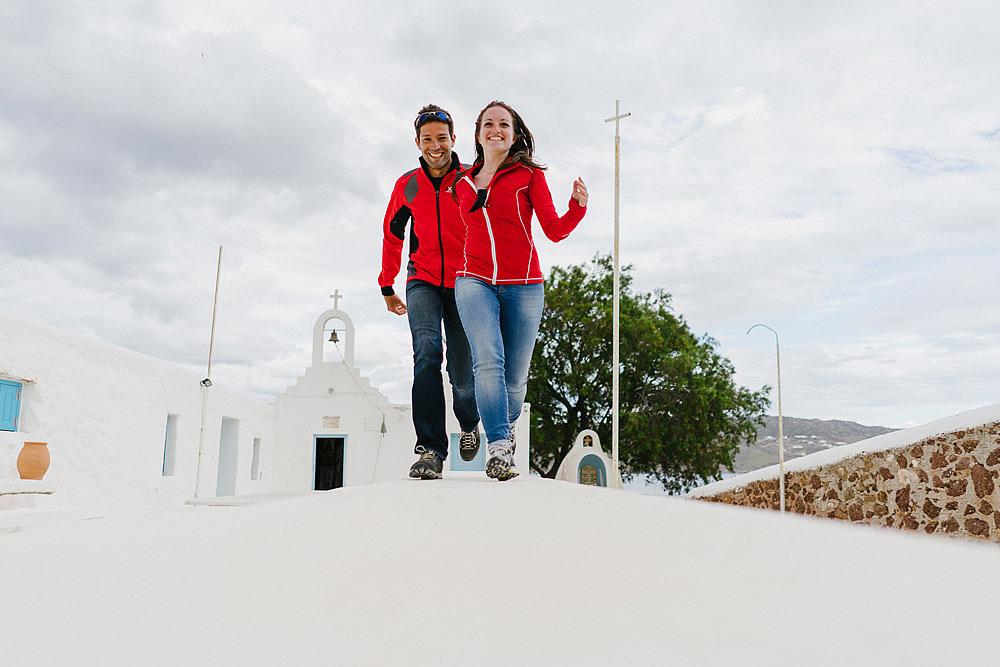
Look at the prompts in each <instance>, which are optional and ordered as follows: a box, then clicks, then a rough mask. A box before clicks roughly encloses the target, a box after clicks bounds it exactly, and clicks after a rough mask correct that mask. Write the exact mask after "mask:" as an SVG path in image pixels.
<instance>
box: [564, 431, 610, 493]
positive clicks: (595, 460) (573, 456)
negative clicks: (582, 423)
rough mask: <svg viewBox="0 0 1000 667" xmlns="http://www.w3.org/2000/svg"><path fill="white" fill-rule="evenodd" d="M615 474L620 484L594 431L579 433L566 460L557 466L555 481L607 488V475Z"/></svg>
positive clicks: (608, 457)
mask: <svg viewBox="0 0 1000 667" xmlns="http://www.w3.org/2000/svg"><path fill="white" fill-rule="evenodd" d="M612 473H613V474H615V475H617V477H618V481H619V484H620V483H621V474H620V473H618V472H617V471H614V465H612V462H611V457H610V456H608V455H607V454H605V453H604V450H603V449H602V448H601V439H600V438H599V437H598V435H597V432H596V431H592V430H591V429H586V430H583V431H580V434H579V435H577V436H576V440H575V441H574V442H573V448H572V449H570V450H569V453H568V454H567V455H566V458H564V459H563V462H562V463H561V464H560V465H559V471H558V472H557V473H556V479H561V480H563V481H565V482H575V483H577V484H587V485H590V486H609V484H608V479H609V475H611V474H612Z"/></svg>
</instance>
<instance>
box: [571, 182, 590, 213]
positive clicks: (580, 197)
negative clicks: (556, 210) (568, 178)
mask: <svg viewBox="0 0 1000 667" xmlns="http://www.w3.org/2000/svg"><path fill="white" fill-rule="evenodd" d="M573 199H575V200H576V203H577V204H579V205H580V206H582V207H584V208H586V206H587V186H586V185H584V184H583V179H582V178H578V179H576V180H575V181H573Z"/></svg>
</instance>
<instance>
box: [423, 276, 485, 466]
mask: <svg viewBox="0 0 1000 667" xmlns="http://www.w3.org/2000/svg"><path fill="white" fill-rule="evenodd" d="M406 316H407V319H408V320H409V322H410V336H411V337H412V338H413V391H412V393H411V399H412V401H413V428H414V430H415V431H416V432H417V444H416V446H414V448H413V451H414V453H415V454H419V453H421V452H423V451H426V450H430V451H432V452H435V453H436V454H437V455H438V456H440V457H441V458H442V459H446V458H448V441H449V438H448V433H447V430H446V429H445V409H444V406H445V403H444V383H443V382H442V380H441V361H442V356H443V355H442V349H443V345H442V340H441V323H442V321H443V322H444V332H445V337H446V339H447V343H448V367H447V368H448V379H449V380H450V381H451V395H452V398H453V399H454V409H455V416H456V417H457V418H458V423H459V425H460V426H461V428H462V430H463V431H475V430H476V429H477V428H478V427H479V413H478V412H477V411H476V389H475V383H474V381H473V378H472V357H471V354H470V351H469V341H468V339H467V338H466V337H465V330H464V329H463V328H462V320H461V318H460V317H459V315H458V308H457V306H456V305H455V290H453V289H450V288H448V287H438V286H437V285H432V284H430V283H426V282H424V281H422V280H411V281H409V282H407V283H406Z"/></svg>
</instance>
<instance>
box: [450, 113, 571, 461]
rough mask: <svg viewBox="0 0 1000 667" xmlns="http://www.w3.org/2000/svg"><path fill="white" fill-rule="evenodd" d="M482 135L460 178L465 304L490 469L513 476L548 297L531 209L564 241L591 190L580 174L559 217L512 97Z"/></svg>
mask: <svg viewBox="0 0 1000 667" xmlns="http://www.w3.org/2000/svg"><path fill="white" fill-rule="evenodd" d="M475 141H476V164H475V165H473V166H472V167H471V168H470V169H468V170H467V171H464V172H462V173H461V174H459V175H458V178H457V180H456V183H455V187H454V193H455V196H456V198H457V199H458V204H459V210H460V211H461V213H462V219H463V220H464V221H465V227H466V236H465V264H464V268H462V269H460V270H459V271H458V272H457V278H456V280H455V300H456V302H457V304H458V312H459V315H460V316H461V319H462V326H463V327H465V332H466V334H467V335H468V337H469V344H470V346H471V348H472V361H473V367H474V369H475V383H476V404H477V405H478V406H479V415H480V418H481V419H482V423H483V429H484V430H485V431H486V440H487V447H488V452H489V458H488V460H487V463H486V474H487V475H488V476H490V477H492V478H494V479H498V480H501V481H503V480H508V479H512V478H514V477H516V476H517V474H518V473H517V471H516V470H515V469H514V447H515V444H516V443H515V441H514V432H513V429H512V425H513V424H514V423H515V422H516V421H517V418H518V417H519V416H520V414H521V404H522V402H523V401H524V395H525V392H526V391H527V388H528V365H529V364H530V362H531V353H532V350H533V349H534V346H535V336H536V335H537V334H538V323H539V321H541V318H542V303H543V300H544V295H545V291H544V286H543V278H542V271H541V268H540V267H539V265H538V253H537V252H536V251H535V244H534V242H533V241H532V238H531V215H532V212H534V214H535V216H536V217H537V218H538V222H539V223H540V224H541V226H542V231H543V232H544V233H545V235H546V236H547V237H548V238H550V239H552V240H553V241H561V240H562V239H564V238H566V237H567V236H568V235H569V233H570V232H571V231H573V229H574V228H575V227H576V226H577V224H579V222H580V220H581V219H583V215H584V213H585V212H586V206H587V188H586V186H585V185H584V184H583V181H582V180H581V179H579V178H578V179H577V180H576V181H575V182H574V183H573V196H572V199H571V200H570V202H569V211H568V212H567V213H566V214H565V215H563V216H562V217H560V216H559V215H558V214H557V213H556V210H555V207H554V206H553V205H552V195H551V194H550V192H549V186H548V184H546V182H545V174H544V173H543V170H544V169H545V168H544V167H543V166H542V165H540V164H539V163H537V162H535V159H534V156H533V154H534V148H535V142H534V138H533V137H532V136H531V132H530V131H529V130H528V127H527V126H526V125H525V124H524V121H523V120H522V119H521V117H520V116H519V115H518V114H517V112H516V111H514V109H512V108H511V107H510V106H509V105H507V104H506V103H504V102H500V101H493V102H490V103H489V105H488V106H487V107H486V108H485V109H483V110H482V111H481V112H480V114H479V118H478V119H477V120H476V134H475Z"/></svg>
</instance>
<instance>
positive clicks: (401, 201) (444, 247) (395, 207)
mask: <svg viewBox="0 0 1000 667" xmlns="http://www.w3.org/2000/svg"><path fill="white" fill-rule="evenodd" d="M461 168H463V165H462V164H461V163H460V162H459V160H458V155H456V154H455V153H452V155H451V168H450V169H449V171H448V173H447V174H445V175H444V178H442V180H441V187H440V190H436V189H435V188H434V184H433V183H432V182H431V179H430V177H429V176H428V175H427V164H426V163H425V162H424V159H423V158H420V167H419V168H418V169H414V170H412V171H408V172H406V173H405V174H403V175H402V176H400V177H399V179H398V180H397V181H396V185H395V187H393V189H392V196H391V197H390V198H389V206H388V208H386V210H385V220H384V221H383V223H382V272H381V273H380V274H379V276H378V284H379V287H381V288H382V294H383V295H384V296H389V295H391V294H395V290H394V289H393V286H392V285H393V283H394V282H395V280H396V275H397V274H398V273H399V263H400V255H401V252H402V249H403V239H405V238H406V225H407V223H408V222H409V221H410V219H411V218H412V219H413V227H412V228H411V229H410V258H409V261H408V262H407V265H406V280H407V282H409V281H410V280H423V281H425V282H428V283H431V284H432V285H437V286H439V287H450V288H454V287H455V271H457V270H458V269H460V268H462V265H463V263H464V258H463V253H462V248H463V246H464V244H465V225H464V224H463V223H462V217H461V216H460V215H459V212H458V204H457V203H456V201H455V198H454V197H453V196H452V184H453V183H454V182H455V175H456V173H457V172H458V170H459V169H461Z"/></svg>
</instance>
